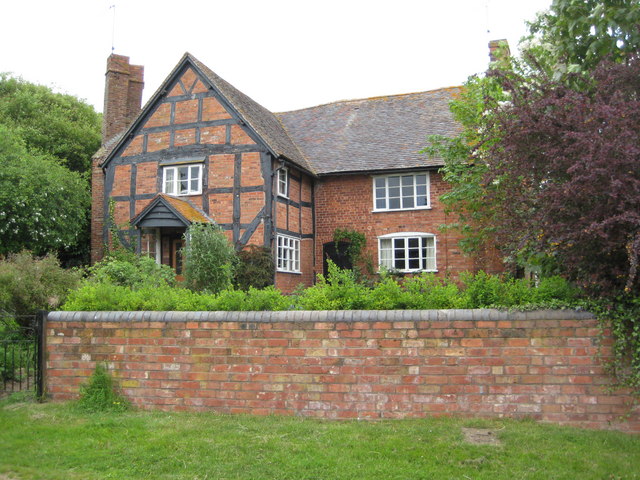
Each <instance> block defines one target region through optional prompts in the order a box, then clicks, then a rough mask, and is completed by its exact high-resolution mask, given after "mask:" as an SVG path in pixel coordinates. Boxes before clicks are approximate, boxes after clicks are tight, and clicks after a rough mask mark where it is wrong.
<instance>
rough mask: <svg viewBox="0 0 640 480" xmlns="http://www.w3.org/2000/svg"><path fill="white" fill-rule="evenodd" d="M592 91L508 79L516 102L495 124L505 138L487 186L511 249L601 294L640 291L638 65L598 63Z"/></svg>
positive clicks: (494, 149)
mask: <svg viewBox="0 0 640 480" xmlns="http://www.w3.org/2000/svg"><path fill="white" fill-rule="evenodd" d="M591 75H592V78H593V84H594V87H593V88H592V89H591V90H589V91H582V90H576V89H574V88H572V87H571V86H570V84H567V83H565V82H561V81H554V80H551V79H548V78H547V79H544V78H541V79H539V80H538V82H537V84H538V88H537V89H535V90H531V89H529V88H527V87H526V84H525V83H524V82H517V81H516V82H512V81H510V80H508V79H507V80H505V85H506V86H507V87H508V88H509V89H510V91H511V98H512V100H511V101H512V104H511V106H510V107H509V108H507V109H503V110H497V111H496V112H495V114H494V115H493V116H492V117H491V123H492V125H491V128H490V129H489V130H490V131H494V130H499V131H501V132H503V135H502V136H501V138H500V141H499V142H496V143H494V144H493V145H492V146H491V147H490V148H489V149H488V152H487V153H488V158H490V159H491V160H490V161H489V162H488V164H487V168H486V170H485V172H484V174H483V178H482V184H483V185H493V186H496V187H498V188H492V189H489V188H487V189H485V190H484V193H485V195H486V197H485V200H486V201H487V203H489V204H492V205H495V204H498V205H500V208H499V209H495V211H494V212H493V213H494V215H493V218H492V220H493V221H494V222H495V234H496V236H497V238H498V241H499V243H500V244H501V245H503V247H506V249H507V250H508V251H511V252H516V251H530V252H544V253H545V254H547V255H549V256H551V257H553V258H555V259H556V264H557V265H558V268H560V269H561V271H563V273H565V274H566V275H567V276H569V277H570V278H572V279H574V280H576V281H578V282H580V283H581V284H583V286H585V287H588V288H589V289H591V290H593V291H597V292H611V291H616V290H622V289H625V290H626V291H631V290H635V291H636V292H637V288H638V284H639V282H638V274H637V273H638V272H637V266H638V257H639V255H640V144H639V143H638V140H637V138H638V134H639V133H640V57H639V56H637V55H636V56H632V57H630V58H628V59H627V61H625V62H624V63H613V62H611V61H609V60H605V61H602V62H601V63H600V64H599V65H598V66H597V67H596V68H595V70H593V72H592V73H591Z"/></svg>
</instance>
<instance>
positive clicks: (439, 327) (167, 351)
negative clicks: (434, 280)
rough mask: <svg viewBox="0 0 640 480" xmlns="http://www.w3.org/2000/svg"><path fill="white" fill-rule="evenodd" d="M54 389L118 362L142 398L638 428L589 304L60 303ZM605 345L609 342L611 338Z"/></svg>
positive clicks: (167, 405)
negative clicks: (143, 308)
mask: <svg viewBox="0 0 640 480" xmlns="http://www.w3.org/2000/svg"><path fill="white" fill-rule="evenodd" d="M46 335H47V391H48V393H49V395H50V396H51V397H52V398H53V400H68V399H73V398H76V397H77V395H78V390H79V385H80V384H82V383H84V382H86V381H87V378H88V377H89V376H90V375H91V373H92V371H93V369H94V368H95V365H96V363H97V362H105V363H107V365H108V367H109V370H110V371H111V372H112V373H113V375H114V376H115V378H116V380H117V382H118V383H119V385H120V387H121V388H122V390H123V392H124V394H125V395H126V396H127V397H128V398H129V399H131V401H132V402H133V403H134V404H135V405H136V406H139V407H141V408H145V409H162V410H196V411H199V410H211V411H217V412H224V413H250V414H261V415H264V414H278V415H302V416H310V417H321V418H333V419H347V418H402V417H423V416H430V415H444V414H447V415H448V414H459V415H473V416H482V417H515V418H525V417H527V418H534V419H536V420H541V421H546V422H554V423H559V424H571V425H576V426H582V427H589V428H601V429H618V430H623V431H633V432H640V415H639V414H640V411H639V410H638V407H637V406H636V407H631V406H630V405H631V403H632V398H631V397H630V396H629V395H626V394H625V393H624V392H617V393H608V392H607V386H608V385H609V383H610V379H609V378H608V377H607V376H606V375H605V373H604V370H603V368H602V365H601V363H600V361H599V357H598V354H599V353H601V354H603V355H604V358H606V356H607V354H608V352H609V348H610V344H611V341H610V339H609V337H607V335H606V334H605V336H604V337H603V339H602V341H601V343H602V346H601V347H599V346H598V345H599V344H598V342H599V327H598V323H597V321H596V320H595V319H594V318H593V317H592V316H591V315H589V314H586V313H577V312H567V311H539V312H526V313H508V312H499V311H493V310H450V311H428V310H426V311H375V312H370V311H334V312H299V311H298V312H53V313H51V314H50V315H49V319H48V323H47V328H46ZM600 348H601V350H600Z"/></svg>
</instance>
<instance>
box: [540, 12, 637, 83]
mask: <svg viewBox="0 0 640 480" xmlns="http://www.w3.org/2000/svg"><path fill="white" fill-rule="evenodd" d="M529 28H530V32H531V36H530V37H529V41H531V40H534V42H533V43H531V42H529V43H528V45H529V46H532V45H538V47H537V48H533V50H534V51H535V55H536V56H537V57H538V59H539V60H540V61H541V65H545V67H546V70H547V73H551V74H552V75H553V77H554V79H556V80H559V79H565V80H566V78H567V77H566V75H567V74H570V73H578V72H589V71H590V70H592V69H594V68H595V67H596V65H597V64H598V63H600V61H601V60H603V59H604V58H607V57H608V58H609V59H610V60H612V61H614V62H621V61H623V60H624V59H626V58H627V57H629V55H631V54H633V53H634V52H636V51H638V50H639V49H640V3H639V2H638V1H637V0H553V2H552V4H551V8H550V9H549V11H547V12H545V13H542V14H541V15H539V16H538V18H537V19H536V20H535V21H534V22H532V23H531V24H530V25H529Z"/></svg>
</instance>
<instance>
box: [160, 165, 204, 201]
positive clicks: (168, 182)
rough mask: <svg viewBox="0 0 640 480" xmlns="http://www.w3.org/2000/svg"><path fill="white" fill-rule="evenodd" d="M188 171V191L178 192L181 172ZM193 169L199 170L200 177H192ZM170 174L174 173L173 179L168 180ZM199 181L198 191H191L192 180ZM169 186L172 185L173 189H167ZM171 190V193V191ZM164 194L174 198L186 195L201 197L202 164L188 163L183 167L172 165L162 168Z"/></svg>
mask: <svg viewBox="0 0 640 480" xmlns="http://www.w3.org/2000/svg"><path fill="white" fill-rule="evenodd" d="M185 168H186V169H187V186H188V188H187V190H186V191H184V192H178V185H179V182H180V180H179V172H180V169H185ZM193 168H197V171H198V175H197V177H192V173H193ZM169 172H173V178H172V179H170V180H168V179H167V177H168V174H169ZM196 178H197V180H198V188H197V189H196V190H192V189H191V182H192V180H194V179H196ZM168 185H171V189H169V188H167V186H168ZM169 190H171V191H169ZM162 193H166V194H167V195H171V196H174V197H184V196H186V195H200V194H202V164H201V163H186V164H183V165H170V166H166V167H162Z"/></svg>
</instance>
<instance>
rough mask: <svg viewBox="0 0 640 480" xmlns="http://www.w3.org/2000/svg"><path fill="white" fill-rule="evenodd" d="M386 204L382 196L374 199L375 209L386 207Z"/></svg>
mask: <svg viewBox="0 0 640 480" xmlns="http://www.w3.org/2000/svg"><path fill="white" fill-rule="evenodd" d="M386 206H387V202H385V201H384V198H380V199H378V200H376V208H377V209H383V208H386Z"/></svg>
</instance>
